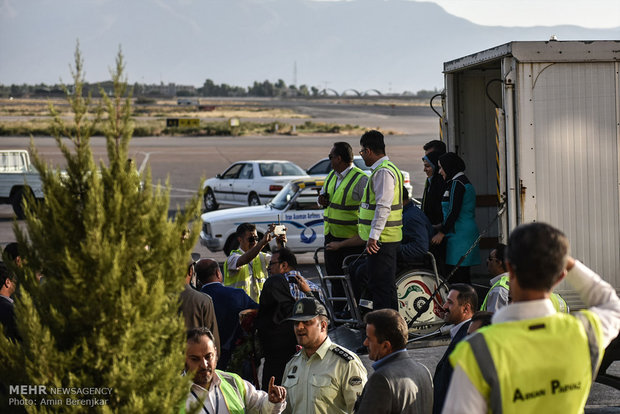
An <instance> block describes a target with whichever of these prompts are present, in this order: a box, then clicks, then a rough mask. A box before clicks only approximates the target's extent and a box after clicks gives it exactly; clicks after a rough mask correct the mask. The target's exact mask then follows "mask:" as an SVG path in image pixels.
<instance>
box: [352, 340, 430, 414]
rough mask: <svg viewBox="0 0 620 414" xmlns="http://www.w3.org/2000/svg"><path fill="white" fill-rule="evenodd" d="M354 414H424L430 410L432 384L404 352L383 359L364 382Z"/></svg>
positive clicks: (424, 369) (423, 367)
mask: <svg viewBox="0 0 620 414" xmlns="http://www.w3.org/2000/svg"><path fill="white" fill-rule="evenodd" d="M356 406H357V407H356V410H355V413H356V414H382V413H386V414H387V413H390V414H400V413H407V414H426V413H430V412H431V408H432V406H433V382H432V378H431V373H430V372H429V371H428V368H426V367H425V366H424V365H422V364H420V363H419V362H416V361H414V360H413V359H412V358H411V357H410V356H409V354H408V353H407V351H405V352H398V353H395V354H392V355H390V356H388V357H387V359H386V360H385V361H384V362H382V364H381V366H379V367H377V370H376V371H375V372H374V373H373V374H372V375H371V376H370V377H369V378H368V382H367V383H366V385H365V386H364V391H363V392H362V396H361V397H360V399H359V400H358V404H356Z"/></svg>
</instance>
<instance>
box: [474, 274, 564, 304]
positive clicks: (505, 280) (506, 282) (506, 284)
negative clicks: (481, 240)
mask: <svg viewBox="0 0 620 414" xmlns="http://www.w3.org/2000/svg"><path fill="white" fill-rule="evenodd" d="M498 286H501V287H503V288H504V289H506V290H508V291H509V290H510V278H509V276H502V277H501V278H500V279H499V280H498V281H497V282H495V284H493V286H491V289H489V293H490V292H491V291H492V290H493V289H495V288H496V287H498ZM489 293H487V295H486V296H485V297H484V302H482V306H480V310H483V311H485V310H487V300H488V299H489ZM549 299H550V300H551V303H552V304H553V307H554V308H555V310H556V312H561V313H569V312H570V309H569V307H568V304H567V303H566V301H565V300H564V298H562V296H560V295H558V294H557V293H551V295H549Z"/></svg>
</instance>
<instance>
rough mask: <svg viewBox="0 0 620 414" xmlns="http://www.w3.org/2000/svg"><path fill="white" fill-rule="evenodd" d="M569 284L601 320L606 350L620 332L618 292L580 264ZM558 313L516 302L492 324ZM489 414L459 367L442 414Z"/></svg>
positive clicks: (543, 303)
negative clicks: (619, 331)
mask: <svg viewBox="0 0 620 414" xmlns="http://www.w3.org/2000/svg"><path fill="white" fill-rule="evenodd" d="M566 280H567V281H568V283H570V285H571V286H572V287H573V288H574V289H575V290H576V291H577V292H579V296H580V297H581V300H582V302H583V303H585V305H586V306H588V307H589V308H588V310H589V311H591V312H593V313H595V314H596V315H597V316H598V317H599V319H600V321H601V327H602V346H603V348H606V347H607V345H609V343H610V342H611V341H612V340H613V339H614V338H615V337H616V336H617V335H618V330H620V299H618V295H616V291H615V289H614V288H613V287H612V286H611V285H610V284H609V283H607V282H605V281H604V280H602V279H601V277H600V276H599V275H597V274H596V273H594V271H592V270H591V269H589V268H588V267H587V266H585V265H584V264H583V263H581V262H578V261H577V262H575V266H574V267H573V268H572V269H571V270H570V272H568V274H567V275H566ZM555 313H556V310H555V308H554V307H553V303H551V300H549V299H541V300H532V301H526V302H513V303H511V304H510V305H508V306H505V307H503V308H501V309H500V310H498V311H497V313H495V314H494V315H493V319H492V323H493V324H497V323H502V322H510V321H521V320H525V319H533V318H542V317H545V316H550V315H553V314H555ZM486 412H487V401H486V400H485V399H484V397H483V396H482V394H480V392H479V391H478V389H477V388H476V387H475V386H474V385H473V384H472V383H471V381H470V380H469V377H468V376H467V374H465V371H463V369H461V367H460V366H456V367H455V368H454V372H453V374H452V380H451V381H450V387H449V388H448V395H447V396H446V404H445V405H444V407H443V411H442V413H444V414H445V413H448V414H449V413H486Z"/></svg>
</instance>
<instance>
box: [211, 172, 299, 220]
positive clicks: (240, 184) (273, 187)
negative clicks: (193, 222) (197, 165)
mask: <svg viewBox="0 0 620 414" xmlns="http://www.w3.org/2000/svg"><path fill="white" fill-rule="evenodd" d="M307 177H308V175H307V174H306V172H305V171H304V170H303V169H302V168H301V167H299V166H298V165H296V164H293V163H292V162H290V161H275V160H252V161H239V162H236V163H234V164H233V165H231V166H230V167H228V169H227V170H226V171H224V172H223V173H222V174H218V175H216V176H215V178H209V179H208V180H206V181H205V182H204V183H203V185H202V188H203V189H204V205H205V209H206V210H207V211H212V210H217V208H218V207H219V204H220V203H222V204H233V205H242V206H246V205H250V206H258V205H261V204H264V203H266V202H267V201H269V200H271V199H272V198H273V197H274V196H275V195H276V194H278V191H280V190H282V188H283V187H284V186H285V185H286V183H288V182H289V181H291V180H294V179H297V178H307Z"/></svg>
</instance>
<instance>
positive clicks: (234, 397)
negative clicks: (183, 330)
mask: <svg viewBox="0 0 620 414" xmlns="http://www.w3.org/2000/svg"><path fill="white" fill-rule="evenodd" d="M216 365H217V350H216V349H215V345H214V344H213V334H212V333H211V331H209V329H207V328H204V327H203V328H194V329H191V330H189V331H187V348H186V351H185V373H187V374H193V375H194V378H193V384H192V386H191V388H190V393H189V396H188V397H187V400H186V402H185V407H184V408H185V410H186V412H192V411H191V410H195V409H196V408H198V407H200V408H199V411H193V412H203V411H204V412H207V413H218V414H220V413H231V414H233V413H235V414H237V413H281V412H282V411H283V410H284V408H285V407H286V401H285V400H286V388H284V387H280V386H277V385H274V383H273V382H274V378H273V377H271V380H270V382H269V391H268V392H265V391H261V390H257V389H256V388H255V387H254V386H253V385H252V384H250V383H249V382H247V381H245V380H243V379H241V377H240V376H238V375H237V374H233V373H231V372H225V371H220V370H217V369H215V366H216ZM182 411H183V410H182Z"/></svg>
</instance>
